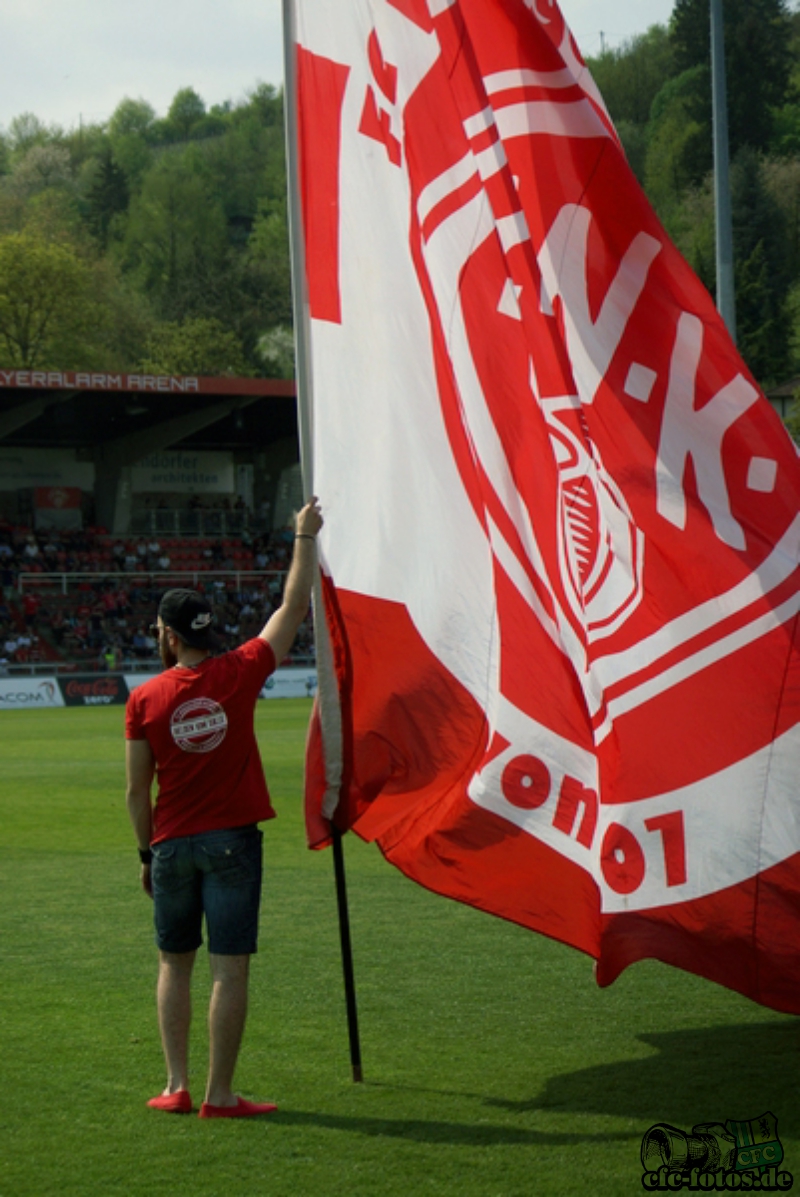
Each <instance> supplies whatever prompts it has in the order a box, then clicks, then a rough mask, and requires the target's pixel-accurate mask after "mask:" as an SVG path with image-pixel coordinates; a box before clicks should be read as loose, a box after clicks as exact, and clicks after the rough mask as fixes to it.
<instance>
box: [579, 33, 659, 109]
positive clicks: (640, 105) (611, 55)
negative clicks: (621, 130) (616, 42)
mask: <svg viewBox="0 0 800 1197" xmlns="http://www.w3.org/2000/svg"><path fill="white" fill-rule="evenodd" d="M588 66H589V69H590V70H591V72H592V76H593V78H594V81H595V83H596V84H597V86H598V87H599V88H600V91H601V93H602V96H603V99H604V100H605V103H606V106H607V108H608V110H609V112H610V113H611V115H612V117H613V120H614V122H615V123H619V122H622V121H629V122H630V123H631V124H634V125H646V124H647V122H648V120H649V119H650V109H651V107H652V104H653V100H654V99H655V98H656V96H657V95H658V93H659V92H660V91H661V88H662V87H663V86H664V84H665V83H666V82H667V80H668V79H669V78H670V77H671V76H672V75H673V74H674V73H675V69H674V63H673V52H672V42H671V41H670V37H669V33H668V32H667V30H666V29H665V28H664V26H663V25H653V26H652V27H651V28H650V29H648V31H647V33H642V34H639V36H637V37H633V38H631V40H630V41H627V42H624V43H623V45H621V46H620V47H618V48H617V49H614V50H606V51H605V53H603V54H601V55H600V56H599V57H598V58H591V59H589V63H588Z"/></svg>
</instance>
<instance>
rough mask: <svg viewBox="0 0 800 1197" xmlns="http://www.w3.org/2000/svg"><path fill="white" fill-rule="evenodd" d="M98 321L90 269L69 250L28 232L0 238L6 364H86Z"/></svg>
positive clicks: (1, 341) (1, 339)
mask: <svg viewBox="0 0 800 1197" xmlns="http://www.w3.org/2000/svg"><path fill="white" fill-rule="evenodd" d="M102 322H103V318H102V313H101V311H100V309H99V307H98V305H97V303H96V302H95V299H94V296H93V294H92V286H91V273H90V271H89V270H88V268H87V267H86V265H85V264H84V263H83V262H82V261H81V260H80V258H78V256H77V255H76V254H75V253H74V252H73V251H72V250H71V249H69V248H68V247H67V246H65V245H58V244H55V243H53V242H49V241H46V240H44V239H42V238H38V237H36V236H34V235H33V234H31V233H12V234H10V235H8V236H6V237H3V238H0V345H2V348H3V358H4V361H5V363H6V364H7V365H8V366H10V367H12V368H17V369H33V368H36V367H38V368H39V369H48V368H50V369H53V368H62V369H63V368H77V367H80V366H88V365H91V364H93V357H94V354H93V352H92V342H93V340H94V337H95V336H96V333H97V329H98V326H99V325H101V324H102Z"/></svg>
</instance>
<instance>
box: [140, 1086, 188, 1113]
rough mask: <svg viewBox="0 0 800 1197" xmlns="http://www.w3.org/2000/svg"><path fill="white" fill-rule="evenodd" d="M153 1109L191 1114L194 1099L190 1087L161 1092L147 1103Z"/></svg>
mask: <svg viewBox="0 0 800 1197" xmlns="http://www.w3.org/2000/svg"><path fill="white" fill-rule="evenodd" d="M147 1104H148V1105H149V1107H150V1109H151V1110H166V1112H167V1113H168V1114H191V1112H192V1099H191V1097H190V1096H189V1090H188V1089H178V1091H177V1093H161V1094H159V1096H158V1097H151V1098H150V1100H149V1101H148V1103H147Z"/></svg>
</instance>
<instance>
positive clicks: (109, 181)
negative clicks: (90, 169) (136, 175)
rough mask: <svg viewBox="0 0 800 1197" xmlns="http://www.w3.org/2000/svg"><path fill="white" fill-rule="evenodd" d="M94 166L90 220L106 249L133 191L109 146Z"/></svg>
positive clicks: (88, 213) (92, 228) (88, 202)
mask: <svg viewBox="0 0 800 1197" xmlns="http://www.w3.org/2000/svg"><path fill="white" fill-rule="evenodd" d="M94 166H95V169H94V178H93V180H92V183H91V185H90V187H89V190H88V195H87V209H88V212H87V219H88V223H89V227H90V228H91V230H92V232H93V233H94V234H95V236H96V237H97V239H98V240H99V242H100V244H101V245H102V246H103V247H104V248H105V246H107V245H108V240H109V236H110V234H111V229H112V226H113V225H114V222H115V221H116V220H117V218H118V217H120V216H121V215H122V214H123V213H124V212H126V211H127V210H128V202H129V200H130V190H129V188H128V181H127V179H126V177H125V172H124V170H123V169H122V168H121V167H120V166H118V164H117V163H116V161H115V160H114V155H113V153H112V151H111V147H110V146H106V147H104V149H103V151H102V152H101V154H100V155H99V157H98V158H97V159H95V164H94Z"/></svg>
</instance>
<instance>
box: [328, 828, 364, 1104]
mask: <svg viewBox="0 0 800 1197" xmlns="http://www.w3.org/2000/svg"><path fill="white" fill-rule="evenodd" d="M331 836H332V838H333V869H334V875H335V877H336V902H337V906H338V909H339V939H340V941H341V945H342V971H343V972H344V996H345V1003H346V1005H347V1030H348V1034H349V1036H350V1065H351V1067H352V1070H353V1081H354V1083H356V1084H358V1083H359V1082H362V1081H363V1080H364V1073H363V1072H362V1069H361V1042H360V1039H359V1035H358V1007H357V1005H356V983H355V975H354V973H353V949H352V945H351V943H350V916H349V913H348V909H347V883H346V879H345V872H344V849H343V848H342V833H341V831H340V830H339V828H338V827H335V826H334V825H333V824H331Z"/></svg>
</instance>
